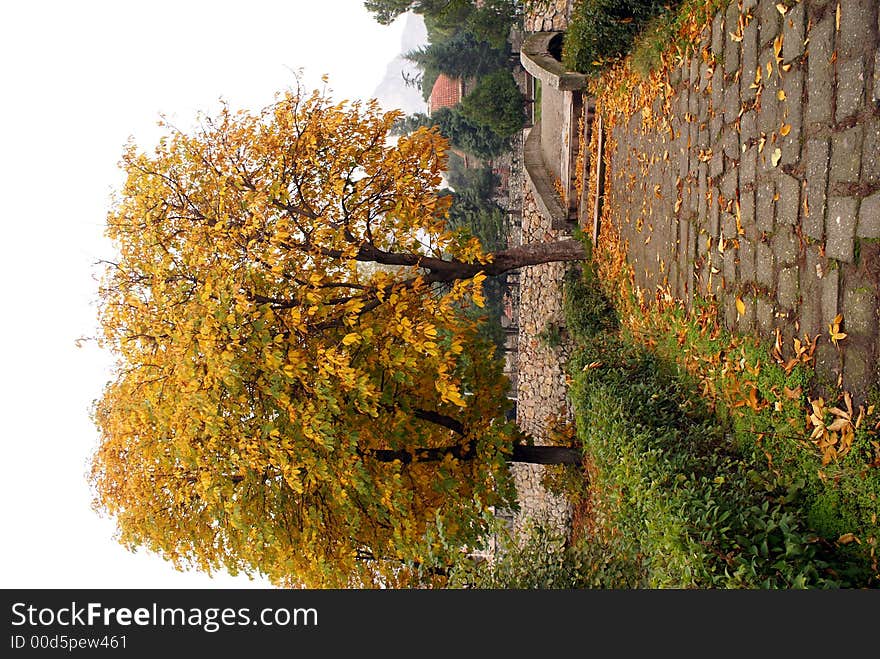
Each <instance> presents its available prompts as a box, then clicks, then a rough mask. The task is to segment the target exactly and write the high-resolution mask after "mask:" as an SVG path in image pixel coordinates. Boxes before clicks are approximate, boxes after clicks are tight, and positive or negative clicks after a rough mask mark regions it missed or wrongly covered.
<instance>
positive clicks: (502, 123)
mask: <svg viewBox="0 0 880 659" xmlns="http://www.w3.org/2000/svg"><path fill="white" fill-rule="evenodd" d="M461 111H462V113H463V114H464V116H465V117H467V118H468V119H470V120H471V121H472V122H474V123H476V124H479V125H481V126H487V127H489V128H491V129H492V130H493V131H494V132H495V133H496V134H498V135H499V136H501V137H502V138H508V137H510V136H512V135H513V134H514V133H516V132H517V131H519V130H522V128H523V126H525V122H526V112H525V105H524V102H523V95H522V92H520V90H519V87H517V85H516V80H514V79H513V74H511V73H510V71H507V70H499V71H495V72H494V73H490V74H489V75H486V76H484V77H482V78H480V80H479V82H478V83H477V86H476V87H475V88H474V90H473V91H472V92H470V93H469V94H468V95H467V96H465V97H464V99H463V100H462V102H461Z"/></svg>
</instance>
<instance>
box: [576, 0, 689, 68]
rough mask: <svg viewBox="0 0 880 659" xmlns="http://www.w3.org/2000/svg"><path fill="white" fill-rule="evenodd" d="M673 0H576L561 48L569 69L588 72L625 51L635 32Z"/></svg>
mask: <svg viewBox="0 0 880 659" xmlns="http://www.w3.org/2000/svg"><path fill="white" fill-rule="evenodd" d="M675 4H677V3H675V2H673V3H670V2H661V1H660V0H580V2H579V3H578V4H576V5H575V8H574V10H573V12H572V17H571V20H570V21H569V24H568V29H567V30H566V33H565V41H564V44H563V48H562V63H563V65H564V66H565V67H566V68H567V69H568V70H570V71H578V72H580V73H587V74H592V73H595V72H596V71H598V70H599V69H600V68H601V67H602V66H603V65H604V64H605V63H606V62H608V61H610V60H614V59H616V58H618V57H620V56H622V55H625V54H627V53H628V52H629V50H630V48H631V47H632V44H633V41H634V40H635V38H636V35H638V34H639V32H641V30H642V29H643V28H644V27H645V25H646V24H647V23H648V21H650V20H651V19H652V18H654V17H655V16H659V15H660V14H662V13H663V12H666V11H668V10H669V9H670V8H671V7H672V6H673V5H675Z"/></svg>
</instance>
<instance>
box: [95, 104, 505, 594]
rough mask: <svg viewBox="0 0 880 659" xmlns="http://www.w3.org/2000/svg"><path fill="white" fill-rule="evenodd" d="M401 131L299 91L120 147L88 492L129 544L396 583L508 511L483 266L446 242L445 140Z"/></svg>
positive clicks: (381, 118) (179, 560) (292, 573)
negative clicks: (483, 312)
mask: <svg viewBox="0 0 880 659" xmlns="http://www.w3.org/2000/svg"><path fill="white" fill-rule="evenodd" d="M396 116H397V114H396V113H386V114H383V113H381V112H380V111H379V110H378V107H377V105H376V104H375V103H368V104H361V103H357V102H355V103H341V104H333V103H332V102H331V101H330V100H329V99H328V98H327V97H325V96H323V95H321V94H318V93H314V94H312V95H310V96H307V97H303V96H301V95H300V94H298V93H293V92H290V93H286V94H284V95H281V96H279V98H278V99H277V101H276V102H275V103H274V104H273V105H271V106H270V107H268V108H266V109H265V110H263V111H262V112H260V113H258V114H250V113H247V112H232V111H231V110H229V109H228V108H227V107H225V106H224V107H223V109H222V111H221V112H220V113H219V115H218V116H217V117H213V118H211V117H205V116H203V117H201V120H200V127H199V128H198V129H197V130H195V131H193V133H192V134H185V133H183V132H180V131H176V130H173V129H171V128H170V127H168V126H166V128H167V129H168V134H167V135H166V137H164V138H163V139H162V140H161V141H160V143H159V144H158V146H157V147H156V148H155V151H154V152H153V153H152V154H146V153H141V152H139V151H138V150H137V149H136V148H135V147H134V146H133V145H129V146H128V148H127V149H126V150H125V153H124V156H123V159H122V163H121V166H122V168H123V169H124V171H125V173H126V175H127V179H126V181H125V184H124V186H123V188H122V189H121V191H120V193H119V195H118V198H117V199H116V200H115V202H114V204H113V208H112V210H111V212H110V213H109V217H108V225H107V235H108V236H109V237H110V238H111V239H112V240H113V241H114V244H115V246H116V248H117V249H118V253H119V256H118V259H117V260H116V261H115V262H113V263H109V264H108V265H107V267H106V270H105V273H104V277H103V280H102V283H101V287H100V292H99V295H100V300H101V306H100V321H101V324H102V328H103V336H102V337H101V341H102V345H104V346H105V347H107V348H109V349H110V350H112V351H113V352H114V353H115V355H116V356H117V358H118V367H117V369H116V372H115V379H114V380H113V381H112V382H111V383H109V384H108V385H107V387H106V389H105V391H104V392H103V396H102V397H101V398H100V400H98V401H97V402H96V404H95V410H94V418H95V421H96V424H97V426H98V428H99V431H100V443H99V446H98V448H97V450H96V451H95V454H94V458H93V464H92V471H91V482H92V485H93V488H94V493H95V503H96V507H97V508H98V509H99V510H101V511H104V512H106V513H108V514H109V515H111V516H112V517H113V518H115V520H116V522H117V524H118V529H119V535H120V540H121V541H122V542H123V543H125V544H126V545H129V546H132V547H133V546H139V545H142V546H146V547H148V548H149V549H151V550H154V551H157V552H159V553H161V554H162V555H164V556H165V557H167V558H168V559H170V560H172V561H174V562H175V564H176V565H178V566H180V567H187V566H196V567H198V568H199V569H203V570H207V571H212V570H216V569H220V568H225V569H228V570H230V571H232V572H233V573H236V572H239V571H244V572H246V573H260V574H265V575H267V576H268V577H269V578H270V579H272V580H273V581H275V582H276V583H279V584H284V585H308V586H344V585H370V584H375V583H377V582H382V583H386V584H387V583H395V582H396V581H395V580H398V581H399V580H400V579H403V578H405V577H406V576H407V574H408V572H407V569H408V567H409V568H411V567H412V566H415V565H417V564H418V563H420V562H421V560H422V559H423V557H424V556H425V555H427V554H428V553H431V554H432V555H437V554H438V552H441V550H442V549H443V547H447V548H448V547H450V546H451V547H456V548H457V547H461V546H464V545H466V544H468V543H472V542H474V541H475V540H476V538H477V537H478V536H479V533H480V531H481V526H480V522H479V520H480V519H481V515H482V514H483V513H485V512H486V511H487V510H488V508H489V507H490V506H493V505H499V504H504V503H506V502H509V500H510V494H511V490H510V487H509V483H508V482H507V481H506V477H505V473H506V472H505V470H504V468H503V467H504V463H505V454H506V453H509V451H510V446H511V444H512V442H513V440H514V439H515V438H516V436H517V435H516V432H517V431H516V430H515V428H514V427H513V426H512V425H510V424H505V423H503V422H502V419H501V418H500V415H502V414H503V412H504V401H505V392H506V387H507V384H506V381H505V380H504V378H503V377H502V375H501V373H500V372H499V369H498V367H497V366H496V365H495V364H494V362H493V360H492V359H491V350H490V349H489V348H487V347H486V346H483V345H480V344H479V342H478V341H477V340H476V338H475V328H474V326H473V325H472V324H471V322H470V321H467V320H465V319H464V317H463V315H462V314H461V313H460V306H461V304H466V303H469V301H473V300H474V299H475V298H476V299H477V300H478V301H479V299H480V288H481V282H482V279H483V278H484V275H483V274H481V271H482V270H483V268H484V266H485V265H486V264H487V263H489V262H490V260H491V259H490V258H489V257H487V256H486V255H484V254H483V253H482V250H481V247H480V245H479V242H478V241H477V240H476V239H473V238H468V237H466V236H462V235H460V234H456V233H453V232H450V231H448V230H447V227H446V222H445V214H446V211H447V202H446V200H445V199H443V198H442V197H438V196H437V194H436V190H437V187H438V185H439V183H440V173H441V172H442V167H443V161H444V152H445V149H446V142H445V140H444V139H443V138H442V137H441V136H440V135H439V134H438V133H437V132H435V131H433V130H424V129H422V130H419V131H417V132H415V133H414V134H412V135H410V136H408V137H403V138H400V140H399V141H398V142H397V143H396V144H391V143H389V140H388V137H387V135H388V130H389V129H390V127H391V125H392V123H393V122H394V120H395V118H396ZM369 262H373V263H378V264H381V265H382V266H386V267H381V268H376V267H365V264H367V263H369ZM471 392H473V393H474V395H467V394H469V393H471ZM441 525H442V528H443V533H444V534H445V537H446V538H447V539H451V541H452V542H451V543H439V542H438V541H437V532H436V530H437V529H438V528H439V527H440V526H441ZM441 545H442V547H441ZM447 551H449V550H448V549H447ZM449 559H450V560H452V559H453V557H452V555H450V556H449Z"/></svg>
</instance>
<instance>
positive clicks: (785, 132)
mask: <svg viewBox="0 0 880 659" xmlns="http://www.w3.org/2000/svg"><path fill="white" fill-rule="evenodd" d="M790 132H791V124H782V126H781V127H780V128H779V134H780V135H782V137H786V136H787V135H788V134H789V133H790Z"/></svg>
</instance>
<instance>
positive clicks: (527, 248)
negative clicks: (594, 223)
mask: <svg viewBox="0 0 880 659" xmlns="http://www.w3.org/2000/svg"><path fill="white" fill-rule="evenodd" d="M585 258H587V253H586V251H585V250H584V246H583V244H582V243H581V242H580V241H579V240H575V239H574V238H567V239H565V240H557V241H556V242H553V243H528V244H526V245H520V246H519V247H512V248H510V249H505V250H503V251H500V252H495V253H494V254H493V260H492V263H490V264H489V265H488V266H484V269H485V271H486V274H488V275H492V276H495V275H501V274H504V273H505V272H508V271H509V270H516V269H517V268H523V267H526V266H529V265H540V264H541V263H555V262H559V261H582V260H584V259H585Z"/></svg>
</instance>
